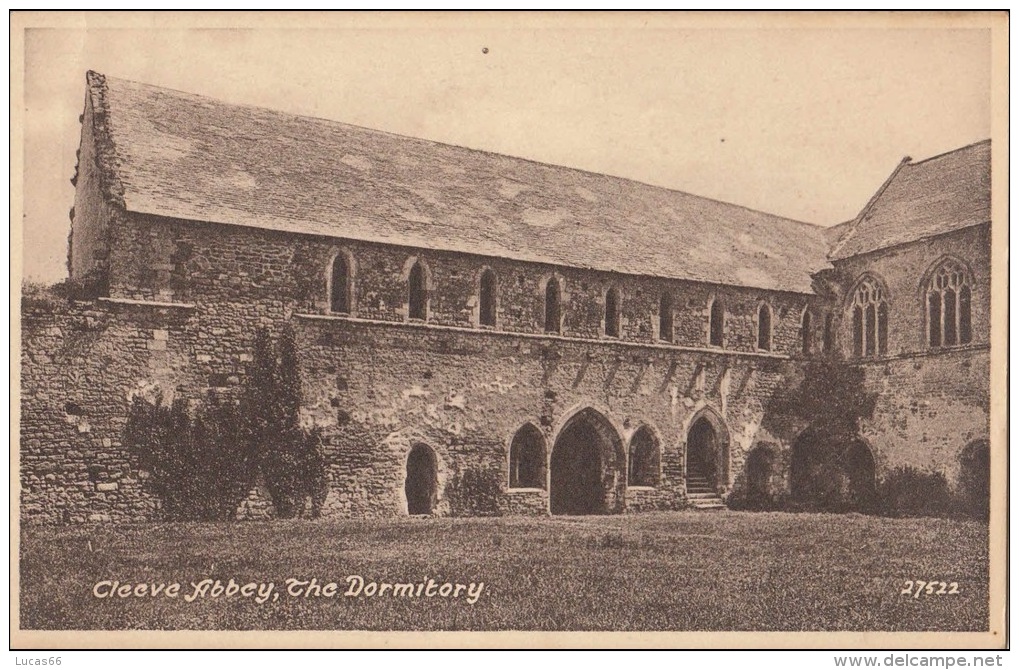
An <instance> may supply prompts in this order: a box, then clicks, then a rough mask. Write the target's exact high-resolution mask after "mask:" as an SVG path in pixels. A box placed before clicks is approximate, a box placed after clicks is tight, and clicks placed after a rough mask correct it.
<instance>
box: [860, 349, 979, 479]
mask: <svg viewBox="0 0 1019 670" xmlns="http://www.w3.org/2000/svg"><path fill="white" fill-rule="evenodd" d="M989 353H990V352H989V350H988V349H987V348H986V347H977V348H970V349H961V350H947V351H944V352H940V353H937V354H925V355H914V356H908V357H902V358H898V359H894V360H888V361H884V362H881V363H867V364H864V367H865V369H866V380H867V386H868V388H869V389H870V390H871V391H874V392H876V393H877V394H878V401H877V406H876V408H875V412H874V417H873V419H872V420H870V421H867V422H866V423H865V424H864V426H863V431H862V433H863V436H864V438H865V439H866V441H867V442H868V444H869V445H870V447H871V450H872V452H873V453H874V458H875V461H876V465H877V469H878V472H879V473H881V472H887V471H888V470H890V469H892V468H895V467H898V466H904V465H911V466H913V467H916V468H918V469H920V470H931V471H936V472H942V473H944V474H945V476H946V477H947V478H948V480H949V482H950V483H952V484H955V483H957V481H958V477H959V456H960V454H961V453H962V451H963V449H964V448H965V447H966V446H967V445H969V444H970V443H972V442H975V441H978V440H988V439H989V436H990V425H989V420H988V417H989V416H990V382H989V379H990V360H989V358H990V357H989Z"/></svg>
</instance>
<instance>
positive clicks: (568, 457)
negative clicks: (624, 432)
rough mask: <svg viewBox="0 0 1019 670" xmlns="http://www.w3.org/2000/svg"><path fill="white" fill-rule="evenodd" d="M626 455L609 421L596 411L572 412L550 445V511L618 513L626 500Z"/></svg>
mask: <svg viewBox="0 0 1019 670" xmlns="http://www.w3.org/2000/svg"><path fill="white" fill-rule="evenodd" d="M625 464H626V455H625V453H624V452H623V442H622V440H621V439H620V437H619V434H618V433H617V432H616V429H615V428H614V427H613V426H612V423H611V422H610V421H609V420H608V419H607V418H605V416H604V415H603V414H601V413H600V412H598V411H597V410H594V409H591V408H586V409H583V410H581V411H580V412H577V413H576V414H574V415H573V416H572V417H571V418H570V420H569V421H567V422H566V425H565V426H563V429H562V430H561V431H559V436H558V437H557V438H556V441H555V445H554V446H553V447H552V459H551V473H550V478H549V484H550V489H551V490H550V492H549V494H550V495H549V498H550V501H549V502H550V506H551V512H552V514H575V515H580V514H619V513H621V512H622V511H623V505H624V501H625V485H626V477H625V472H624V468H625Z"/></svg>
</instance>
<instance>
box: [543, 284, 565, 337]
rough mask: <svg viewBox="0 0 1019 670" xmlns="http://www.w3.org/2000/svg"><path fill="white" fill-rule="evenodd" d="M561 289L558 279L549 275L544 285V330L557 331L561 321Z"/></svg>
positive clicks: (548, 331) (547, 331)
mask: <svg viewBox="0 0 1019 670" xmlns="http://www.w3.org/2000/svg"><path fill="white" fill-rule="evenodd" d="M561 301H562V295H561V289H560V287H559V280H558V279H556V278H555V277H549V280H548V283H547V284H546V285H545V332H546V333H558V332H559V330H560V323H561V309H562V308H561Z"/></svg>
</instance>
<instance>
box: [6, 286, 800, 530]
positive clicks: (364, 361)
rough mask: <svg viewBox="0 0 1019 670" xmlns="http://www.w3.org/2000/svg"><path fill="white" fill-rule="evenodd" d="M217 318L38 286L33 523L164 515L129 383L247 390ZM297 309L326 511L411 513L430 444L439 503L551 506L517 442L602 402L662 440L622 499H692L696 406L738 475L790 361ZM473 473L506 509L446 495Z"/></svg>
mask: <svg viewBox="0 0 1019 670" xmlns="http://www.w3.org/2000/svg"><path fill="white" fill-rule="evenodd" d="M204 318H205V317H204V316H203V312H202V310H201V309H199V308H198V307H197V306H193V305H192V304H190V303H177V304H176V305H175V306H170V305H163V304H160V303H152V302H149V303H144V304H134V303H131V302H127V301H124V299H112V300H99V301H95V302H90V303H84V302H78V303H67V302H62V301H60V300H56V299H38V298H32V299H28V300H26V302H25V305H24V315H23V322H24V330H23V342H22V352H23V359H22V366H23V367H22V389H23V395H22V398H23V400H22V415H21V431H22V436H21V444H22V451H21V456H22V460H21V473H22V514H23V518H24V520H25V521H26V522H27V523H62V522H81V521H100V520H116V521H123V520H143V519H156V518H160V509H159V501H158V500H157V499H156V498H155V497H154V496H153V495H152V494H151V492H150V491H149V490H148V489H147V488H146V481H145V473H144V472H142V471H140V468H139V467H138V463H137V458H136V455H135V454H132V453H131V452H130V448H129V447H128V446H127V445H125V443H124V439H123V438H124V428H125V426H126V419H127V412H128V407H129V403H130V398H131V397H132V396H133V395H134V394H138V393H141V394H145V395H146V396H147V397H150V398H155V397H157V396H158V395H160V394H164V396H165V397H166V399H169V397H171V396H172V395H174V394H178V395H183V396H184V397H187V398H188V399H190V400H192V401H194V402H200V401H201V399H202V398H203V397H204V396H205V394H206V393H207V392H208V391H209V390H210V389H214V390H217V391H220V392H227V393H229V392H234V391H236V390H237V389H239V388H240V386H241V385H243V383H244V376H245V372H246V367H247V365H246V363H247V362H248V361H250V358H251V355H252V353H253V352H252V351H251V349H250V342H249V341H247V340H244V341H241V342H233V341H230V338H229V337H218V338H216V337H212V338H210V337H209V336H208V335H207V334H208V333H209V332H211V331H210V329H209V326H208V324H205V323H204ZM291 322H292V323H293V325H294V327H295V328H296V331H297V334H298V345H299V355H300V359H301V365H302V378H303V395H304V407H303V410H302V416H303V419H304V420H305V422H307V423H308V424H311V423H314V424H317V425H319V426H321V427H322V428H323V429H324V431H325V438H326V444H327V446H326V452H327V453H326V455H327V467H328V472H329V479H330V493H329V496H328V498H327V501H326V505H325V510H324V511H325V514H327V515H337V516H351V517H360V518H370V517H382V516H394V515H401V514H405V513H406V511H407V507H406V500H405V497H404V495H403V483H404V479H405V476H406V472H405V467H406V460H407V454H408V451H409V449H410V448H411V446H412V445H414V444H417V443H423V444H426V445H428V446H429V447H430V448H431V449H433V450H434V451H435V453H436V455H437V457H438V459H437V460H438V480H439V504H438V506H437V508H436V512H437V513H439V514H452V513H498V514H506V513H512V514H521V513H523V514H544V513H547V510H548V490H547V487H546V488H544V489H541V490H520V491H511V490H509V486H508V483H509V482H508V472H509V471H508V448H509V443H510V440H511V439H512V437H513V435H514V433H515V432H516V431H517V429H519V428H520V427H521V426H522V425H523V424H524V423H525V422H531V423H533V424H535V425H536V426H539V427H540V429H541V431H542V433H543V435H544V436H545V439H546V444H547V452H546V457H547V458H548V457H550V456H551V450H552V445H554V443H555V438H556V436H557V435H558V433H559V431H561V430H562V428H563V426H564V425H565V422H566V421H567V419H568V418H569V417H570V416H571V415H572V414H574V413H575V412H577V411H578V410H580V409H583V408H594V409H595V410H597V411H598V412H600V413H601V414H603V415H604V416H605V417H606V418H607V420H608V422H609V423H610V424H611V425H612V426H613V429H614V430H615V431H617V432H618V435H619V439H620V441H621V443H622V445H623V447H624V448H626V447H627V446H628V444H629V439H630V437H631V436H632V435H633V433H634V432H635V431H636V430H637V429H638V428H639V427H640V426H642V425H647V426H649V427H650V428H651V429H652V431H653V433H654V434H655V435H656V436H657V437H658V438H659V441H660V445H659V446H660V462H661V474H660V480H659V485H658V486H657V487H654V488H643V487H642V488H639V489H634V490H630V491H627V493H626V503H625V506H626V509H627V510H629V511H640V510H646V509H676V508H679V507H682V506H683V505H684V504H685V503H684V492H685V491H684V481H683V477H684V457H685V450H684V447H685V440H686V431H687V429H688V428H689V425H690V423H691V421H692V420H693V419H694V417H695V415H700V414H702V413H703V412H704V411H711V412H714V413H715V414H716V415H717V416H719V417H721V418H722V421H723V423H724V425H727V426H728V427H729V428H728V431H727V432H728V435H727V437H728V443H729V451H730V456H731V458H730V460H731V464H732V465H731V469H730V472H729V473H727V480H728V481H734V480H735V479H736V478H737V475H738V471H739V469H740V468H741V464H742V461H743V457H744V456H743V455H744V453H745V452H746V451H747V450H749V449H750V448H751V447H752V446H753V444H754V441H755V439H756V437H757V435H758V426H759V425H760V422H761V419H762V414H763V406H764V402H765V401H766V395H767V394H768V393H769V392H770V391H771V389H772V388H773V387H774V385H775V384H776V383H777V381H778V380H779V378H780V376H781V370H780V366H781V365H783V364H784V363H783V362H782V361H781V360H779V359H777V358H774V357H768V356H762V355H756V354H735V353H723V352H720V351H718V352H704V351H691V350H684V349H682V348H680V347H669V346H652V345H623V344H620V343H617V342H608V341H599V340H591V341H584V340H577V339H571V338H557V337H547V336H527V335H522V334H513V333H497V332H491V331H483V330H473V329H459V328H452V327H444V326H438V325H425V324H419V323H412V324H401V323H386V324H378V323H370V322H364V321H360V320H357V319H347V318H343V317H328V316H322V315H315V314H312V315H302V314H301V313H294V314H293V315H292V318H291ZM277 325H279V324H277ZM210 340H213V341H214V342H215V343H214V344H210ZM202 352H211V353H202ZM231 359H235V362H234V363H232V364H230V366H229V368H230V369H229V371H226V372H221V370H224V365H225V363H224V361H228V360H231ZM210 380H211V381H210ZM213 382H214V383H213ZM618 465H619V469H620V472H618V473H616V476H618V477H622V478H625V469H624V468H625V463H620V464H618ZM469 471H474V472H476V473H482V474H483V475H484V476H485V478H487V479H488V480H490V481H492V482H494V483H495V486H496V488H497V500H496V504H495V508H494V509H491V510H473V509H472V508H471V505H470V501H458V500H455V499H452V498H451V496H449V495H447V493H449V492H450V491H452V490H453V489H454V488H455V487H453V483H454V482H456V481H457V479H458V478H459V477H462V476H463V475H464V473H467V472H469ZM261 490H262V493H258V491H259V489H258V488H256V489H255V490H254V491H253V493H252V494H251V495H250V496H249V497H248V498H247V499H246V500H245V501H243V502H241V514H242V515H243V516H257V515H264V514H265V513H266V512H267V506H266V501H265V500H264V489H261ZM465 503H466V504H465Z"/></svg>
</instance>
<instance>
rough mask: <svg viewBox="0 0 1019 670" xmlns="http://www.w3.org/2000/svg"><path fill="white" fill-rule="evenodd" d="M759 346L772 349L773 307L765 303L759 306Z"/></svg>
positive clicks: (765, 349)
mask: <svg viewBox="0 0 1019 670" xmlns="http://www.w3.org/2000/svg"><path fill="white" fill-rule="evenodd" d="M757 348H758V349H760V350H761V351H771V307H769V306H768V305H767V304H764V303H762V304H761V306H760V307H758V308H757Z"/></svg>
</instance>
